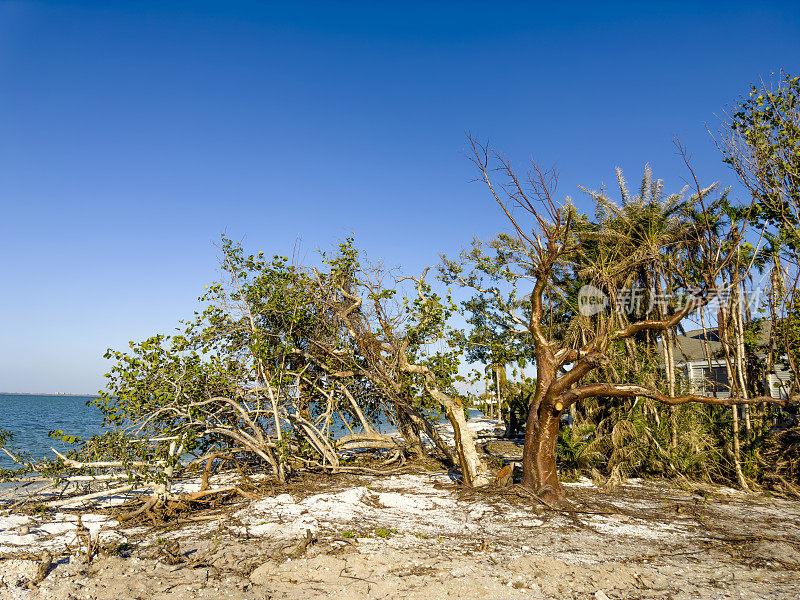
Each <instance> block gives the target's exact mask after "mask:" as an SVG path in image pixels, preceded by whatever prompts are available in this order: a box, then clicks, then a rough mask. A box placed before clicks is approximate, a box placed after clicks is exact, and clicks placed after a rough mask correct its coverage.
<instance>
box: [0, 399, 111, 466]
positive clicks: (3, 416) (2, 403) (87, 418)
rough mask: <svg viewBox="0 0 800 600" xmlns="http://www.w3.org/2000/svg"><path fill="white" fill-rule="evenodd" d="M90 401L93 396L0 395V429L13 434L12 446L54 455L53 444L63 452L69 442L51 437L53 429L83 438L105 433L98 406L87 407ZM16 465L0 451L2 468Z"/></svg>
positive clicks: (52, 456)
mask: <svg viewBox="0 0 800 600" xmlns="http://www.w3.org/2000/svg"><path fill="white" fill-rule="evenodd" d="M90 400H92V397H91V396H34V395H27V394H26V395H22V394H0V429H5V430H8V431H10V432H11V433H13V434H14V439H13V441H12V442H11V443H10V444H9V445H10V446H15V447H17V448H19V449H21V450H24V451H26V452H30V453H31V454H32V455H33V456H34V457H37V458H40V457H44V456H49V457H50V458H54V457H55V455H54V454H53V452H52V451H51V450H50V447H51V446H52V447H53V448H55V449H56V450H58V451H59V452H61V451H63V450H66V449H68V448H69V445H67V444H64V443H62V442H60V441H59V440H56V439H53V438H51V437H50V436H49V435H48V433H49V432H50V431H55V430H58V429H60V430H61V431H63V432H64V433H68V434H70V435H75V436H81V437H82V438H83V439H86V438H89V437H91V436H92V435H94V434H96V433H101V432H102V428H101V423H102V421H103V418H102V415H101V414H100V411H99V410H97V409H96V408H92V407H89V406H86V403H87V402H89V401H90ZM14 466H15V463H14V462H13V461H12V460H11V459H10V458H9V457H8V455H7V454H6V453H5V452H2V451H0V468H4V469H10V468H14Z"/></svg>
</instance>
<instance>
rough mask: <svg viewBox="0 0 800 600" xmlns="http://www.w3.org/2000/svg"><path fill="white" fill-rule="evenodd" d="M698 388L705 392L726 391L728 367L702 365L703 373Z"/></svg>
mask: <svg viewBox="0 0 800 600" xmlns="http://www.w3.org/2000/svg"><path fill="white" fill-rule="evenodd" d="M700 389H701V390H702V391H703V392H704V393H706V394H714V392H717V393H728V392H729V391H730V387H729V386H728V368H727V367H711V368H710V369H709V368H708V367H703V375H702V379H701V380H700Z"/></svg>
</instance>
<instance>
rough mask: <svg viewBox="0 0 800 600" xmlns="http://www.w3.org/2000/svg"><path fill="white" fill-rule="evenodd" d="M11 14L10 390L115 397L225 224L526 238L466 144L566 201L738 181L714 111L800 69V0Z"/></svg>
mask: <svg viewBox="0 0 800 600" xmlns="http://www.w3.org/2000/svg"><path fill="white" fill-rule="evenodd" d="M554 4H555V3H549V2H548V3H498V2H491V3H489V2H486V3H477V2H452V3H448V2H419V3H412V2H403V3H388V2H380V3H376V2H373V3H357V2H341V3H340V2H325V3H309V2H292V3H288V2H287V3H285V4H271V3H265V2H253V3H246V2H218V3H206V2H131V3H126V2H94V3H92V2H2V1H0V210H1V211H2V212H0V253H1V255H2V266H1V267H0V282H2V286H3V288H2V292H3V293H2V294H0V391H22V392H93V391H96V390H97V389H99V388H100V387H102V385H103V377H102V374H103V373H104V372H105V371H106V370H107V368H108V366H109V365H108V364H107V363H106V361H105V360H103V358H102V354H103V352H104V351H105V349H106V348H107V347H109V346H110V347H117V348H121V347H124V346H125V345H126V343H127V340H129V339H141V338H143V337H145V336H148V335H151V334H152V333H156V332H159V331H169V330H170V329H171V328H173V327H174V326H175V325H176V324H177V322H178V320H179V319H181V318H184V317H188V316H190V315H191V312H192V310H193V309H194V308H195V306H196V304H195V303H196V298H197V296H199V295H200V294H201V293H202V290H203V285H204V284H205V283H207V282H209V281H212V280H213V279H214V278H215V277H216V275H217V271H216V269H217V251H216V248H215V247H214V242H215V240H217V239H218V237H219V234H220V233H222V232H226V233H227V234H228V235H229V236H231V237H232V238H234V239H237V240H242V241H243V242H244V244H245V246H246V247H248V248H250V249H253V250H263V251H265V252H266V253H269V254H272V253H280V254H291V253H292V252H293V249H294V248H295V247H296V244H298V240H299V247H300V255H301V257H305V258H308V259H310V258H313V255H314V253H315V252H316V251H317V250H318V249H323V250H324V249H328V248H330V247H331V246H333V245H334V244H336V242H337V241H338V240H339V239H341V238H343V237H345V236H347V235H349V234H351V233H353V234H355V236H356V238H357V240H358V241H359V244H360V245H361V246H362V247H363V248H365V249H366V251H367V252H368V254H369V255H370V256H371V257H372V258H383V259H385V261H386V262H387V263H388V264H390V265H398V266H401V267H402V268H403V269H405V270H406V271H409V272H418V271H419V270H420V269H422V268H424V267H425V266H427V265H430V264H434V263H436V262H437V260H438V259H437V257H438V255H439V253H441V252H445V253H448V254H456V253H457V252H458V250H459V249H460V248H461V247H462V245H464V244H466V243H468V242H469V240H470V239H471V238H472V237H473V236H479V237H483V238H485V237H489V236H491V235H493V234H495V233H497V232H499V231H503V230H507V225H506V223H505V222H504V220H503V218H502V217H501V215H500V214H499V213H498V211H497V210H496V208H495V207H494V206H493V205H492V202H491V201H490V199H489V197H488V195H487V193H486V190H485V189H483V188H482V187H481V186H480V185H478V184H475V183H472V182H471V179H472V178H473V175H474V173H473V172H472V170H471V168H470V163H469V161H468V160H467V159H466V158H465V157H464V155H463V154H462V152H463V151H464V148H465V134H466V133H467V132H471V133H472V134H474V135H476V136H477V137H479V138H481V139H484V140H485V139H488V140H489V141H491V142H492V143H493V144H494V145H496V146H497V148H499V149H501V150H502V151H503V152H504V153H506V154H508V155H509V156H511V157H512V158H513V159H514V161H515V162H516V163H517V164H520V165H524V162H525V161H526V160H527V158H528V157H529V156H534V157H535V158H536V159H537V160H539V161H541V162H543V163H545V164H549V163H553V162H557V163H558V167H559V170H560V172H561V186H560V194H561V195H564V196H566V195H571V196H573V197H574V198H575V201H576V202H577V204H578V205H579V206H580V207H584V208H586V209H587V210H588V209H589V208H590V207H589V204H588V202H587V199H586V197H585V196H584V195H583V194H582V193H581V192H580V191H579V190H578V189H577V186H578V185H584V186H586V187H599V186H600V185H601V184H602V183H603V182H606V183H609V184H611V183H613V181H614V167H615V166H617V165H619V166H621V167H622V168H623V169H624V170H625V172H626V175H627V177H628V179H629V180H631V181H635V180H636V179H637V178H638V177H639V176H640V174H641V171H642V168H643V166H644V164H645V163H647V162H649V163H650V164H651V165H652V167H653V169H654V171H655V174H656V176H657V177H660V178H663V179H665V182H666V186H667V189H668V190H670V191H671V190H676V189H679V188H680V187H682V185H683V181H682V177H684V176H685V175H686V174H685V172H684V170H683V168H682V164H681V161H680V159H679V158H678V157H677V156H676V155H675V150H674V148H673V145H672V138H673V136H674V135H677V136H679V137H681V138H682V139H683V141H684V143H685V144H686V146H687V147H688V148H689V150H690V151H691V152H692V157H693V164H694V166H695V168H696V170H697V172H698V173H699V174H700V176H701V177H702V179H703V180H704V181H705V182H711V181H720V182H721V183H723V184H733V183H734V178H733V176H732V174H731V173H730V172H729V171H728V170H727V168H726V167H725V166H724V165H723V164H722V163H721V161H720V157H719V154H718V152H717V150H716V148H715V147H714V144H713V141H712V140H711V138H710V136H709V134H708V133H707V131H706V124H708V125H709V126H710V127H711V128H712V129H714V128H716V127H717V122H718V121H717V117H716V116H715V115H719V114H721V112H722V111H723V110H724V109H725V107H726V106H730V105H731V104H732V103H733V102H734V101H735V100H736V98H737V97H738V96H740V95H741V94H744V93H746V92H747V90H748V86H749V84H750V83H751V82H754V81H757V80H758V79H759V78H769V77H770V75H771V74H772V73H776V72H777V71H778V70H779V69H780V68H785V69H787V70H789V71H790V72H794V73H797V72H800V64H799V59H800V7H798V5H797V4H796V3H792V2H786V3H778V2H760V3H757V4H756V3H746V4H745V3H737V2H725V3H712V2H709V3H702V5H700V4H701V3H697V4H698V5H697V6H694V5H689V3H686V4H682V3H655V4H654V3H641V2H637V3H597V2H591V3H571V4H569V5H564V6H554Z"/></svg>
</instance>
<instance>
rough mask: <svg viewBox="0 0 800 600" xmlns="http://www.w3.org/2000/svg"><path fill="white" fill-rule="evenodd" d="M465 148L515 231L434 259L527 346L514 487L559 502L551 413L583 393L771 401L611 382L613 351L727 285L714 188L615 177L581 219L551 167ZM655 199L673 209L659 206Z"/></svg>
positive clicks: (734, 245)
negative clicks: (592, 215) (523, 170)
mask: <svg viewBox="0 0 800 600" xmlns="http://www.w3.org/2000/svg"><path fill="white" fill-rule="evenodd" d="M470 147H471V159H472V161H473V162H474V164H475V165H476V167H477V169H478V173H479V179H481V180H482V181H483V182H484V183H485V184H486V185H488V188H489V190H490V192H491V194H492V196H493V197H494V199H495V200H496V202H497V203H498V205H499V206H500V208H501V209H502V211H503V212H504V213H505V215H506V216H507V217H508V219H509V221H510V223H511V224H512V226H513V229H514V234H513V235H501V236H499V237H497V238H496V239H495V240H493V241H492V242H490V243H489V245H488V247H489V250H488V251H484V245H483V244H481V243H480V242H475V243H474V244H473V247H472V249H471V250H469V251H465V252H464V254H463V255H462V258H461V260H460V261H449V260H446V259H445V260H444V264H443V266H442V277H443V279H444V280H445V281H447V282H451V283H459V284H461V285H463V286H465V287H468V288H472V289H473V290H474V291H476V292H477V294H478V298H479V300H480V301H479V302H475V301H474V299H473V302H472V305H473V306H480V310H481V311H482V313H483V315H484V317H485V318H488V319H491V320H493V321H494V323H495V324H496V325H497V327H499V328H501V329H505V330H506V331H507V332H508V334H509V335H511V336H513V337H520V338H524V339H527V340H530V343H531V344H532V346H533V354H534V356H533V360H534V362H535V364H536V392H535V394H534V396H533V398H532V400H531V403H530V406H529V410H528V418H527V423H526V432H525V445H524V451H523V478H522V485H523V486H524V487H526V488H528V489H529V490H531V491H532V492H534V493H535V494H537V495H538V496H539V497H540V498H541V499H542V500H544V501H546V502H559V501H561V500H562V498H563V491H562V488H561V485H560V483H559V478H558V472H557V468H556V443H557V439H558V433H559V428H560V423H561V415H562V414H563V413H564V411H565V410H568V409H569V407H570V406H571V405H573V404H575V403H578V402H580V401H582V400H585V399H588V398H601V399H602V398H607V399H610V398H650V399H654V400H656V401H659V402H662V403H664V404H667V405H671V406H677V405H681V404H686V403H690V402H699V403H705V404H716V405H736V404H743V403H746V404H753V403H762V402H780V400H776V399H774V398H771V397H754V398H746V397H731V398H720V397H713V396H706V395H699V394H693V393H689V394H684V395H674V394H671V393H669V390H668V391H664V390H661V389H657V388H656V387H648V386H644V385H638V384H631V383H628V382H625V381H621V380H619V378H618V375H617V373H616V371H615V369H614V358H615V356H616V355H617V354H619V353H624V352H626V351H633V350H635V345H636V344H637V343H639V342H640V341H643V340H644V339H646V338H649V337H652V336H659V335H663V334H664V333H665V332H669V331H673V330H674V329H676V328H677V327H678V325H679V324H680V322H681V320H682V319H684V318H685V317H686V316H688V315H689V314H690V313H691V312H693V311H694V310H696V309H697V308H698V307H701V306H705V305H707V304H708V303H709V302H711V301H712V300H714V299H717V298H719V297H720V296H721V295H724V294H725V293H727V292H728V291H729V290H730V284H731V283H733V284H738V280H733V281H731V280H730V279H728V280H726V279H725V278H724V277H723V273H725V272H728V271H729V267H730V265H731V263H732V262H733V261H734V260H735V259H736V257H737V256H740V244H741V243H742V241H743V240H744V229H743V227H744V225H741V224H740V223H736V222H732V221H730V220H725V219H724V217H723V218H720V217H718V216H717V215H719V214H720V207H721V206H723V205H724V204H725V203H726V202H727V199H726V195H725V194H724V193H723V194H720V195H717V196H714V194H715V193H716V188H715V186H712V187H709V188H705V189H703V188H701V187H700V186H699V185H697V187H696V189H695V190H694V192H693V193H692V194H691V196H690V197H689V198H686V199H684V198H683V197H682V196H681V195H672V196H667V197H664V195H663V191H662V187H661V183H660V182H658V181H652V179H651V178H650V177H649V175H647V174H646V176H645V181H644V182H643V185H642V188H641V190H640V193H639V194H638V195H637V196H633V195H632V194H630V193H629V191H628V189H627V185H626V183H625V181H624V179H622V176H621V173H619V174H618V175H619V183H620V191H621V194H622V204H621V206H618V205H616V204H615V203H614V202H612V201H611V200H610V199H609V198H608V197H607V195H606V194H605V192H602V191H601V192H590V193H591V195H592V197H593V198H594V199H595V200H596V202H597V208H598V211H597V219H596V220H595V221H591V220H589V219H588V218H586V217H585V216H583V215H581V214H579V213H578V211H577V210H576V209H575V207H574V206H573V205H572V204H571V202H570V201H569V200H567V201H566V202H564V203H559V202H557V201H556V200H555V199H554V195H555V190H556V184H557V177H556V174H555V172H554V171H552V170H545V169H541V168H539V167H538V166H537V165H536V164H533V165H532V168H531V169H530V171H529V172H528V173H527V175H525V176H523V175H520V174H518V173H517V172H516V171H515V170H514V169H513V168H512V166H511V164H510V162H509V161H508V160H507V159H506V158H504V157H503V156H502V155H500V154H499V153H496V152H494V151H492V150H491V149H490V148H489V147H487V146H485V145H482V144H480V143H479V142H477V141H475V140H474V139H470ZM496 173H499V177H500V178H501V181H500V182H499V183H498V182H497V181H496V180H495V174H496ZM664 204H670V205H674V209H673V210H669V211H664V210H663V205H664ZM632 211H639V212H644V213H650V214H651V215H655V214H661V215H666V217H665V218H666V219H667V220H668V222H664V223H660V224H659V223H657V222H655V220H654V219H653V218H648V219H644V220H643V221H641V222H639V223H638V224H636V223H633V222H631V220H630V219H628V222H630V226H629V227H627V228H625V227H620V226H619V225H620V223H621V222H625V221H626V219H625V217H626V216H627V213H630V212H632ZM520 213H521V214H522V215H524V217H526V218H527V219H528V221H530V224H528V223H527V222H525V221H522V217H521V216H520ZM612 224H614V225H615V226H614V227H611V226H610V225H612ZM667 269H668V270H669V291H670V293H669V294H665V293H662V294H661V295H660V297H657V295H656V294H655V293H654V290H658V289H661V288H660V280H659V278H660V277H662V276H663V274H664V273H665V271H666V270H667ZM736 277H741V274H737V275H736ZM726 283H727V285H726ZM656 301H658V302H659V303H660V304H661V305H662V306H661V310H658V311H653V310H637V309H638V308H639V306H633V304H637V305H638V304H639V303H647V304H645V306H647V305H648V304H649V306H650V308H651V309H652V307H653V304H654V302H656ZM626 305H627V307H626ZM620 307H623V309H622V310H620V309H619V308H620ZM626 308H627V309H626ZM628 309H630V310H628Z"/></svg>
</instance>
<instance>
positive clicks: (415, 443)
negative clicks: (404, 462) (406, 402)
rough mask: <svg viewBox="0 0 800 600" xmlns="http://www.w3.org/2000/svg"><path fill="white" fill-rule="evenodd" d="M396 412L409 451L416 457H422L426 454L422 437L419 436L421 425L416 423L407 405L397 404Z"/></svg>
mask: <svg viewBox="0 0 800 600" xmlns="http://www.w3.org/2000/svg"><path fill="white" fill-rule="evenodd" d="M396 414H397V428H398V429H399V430H400V435H402V436H403V439H404V440H405V441H406V448H407V449H408V453H409V454H410V455H411V456H413V457H415V458H422V457H423V456H424V455H425V448H424V447H423V446H422V439H421V438H420V436H419V427H417V426H416V425H415V424H414V421H413V420H412V418H411V415H409V414H408V411H407V410H406V409H405V407H403V406H397V411H396Z"/></svg>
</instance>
